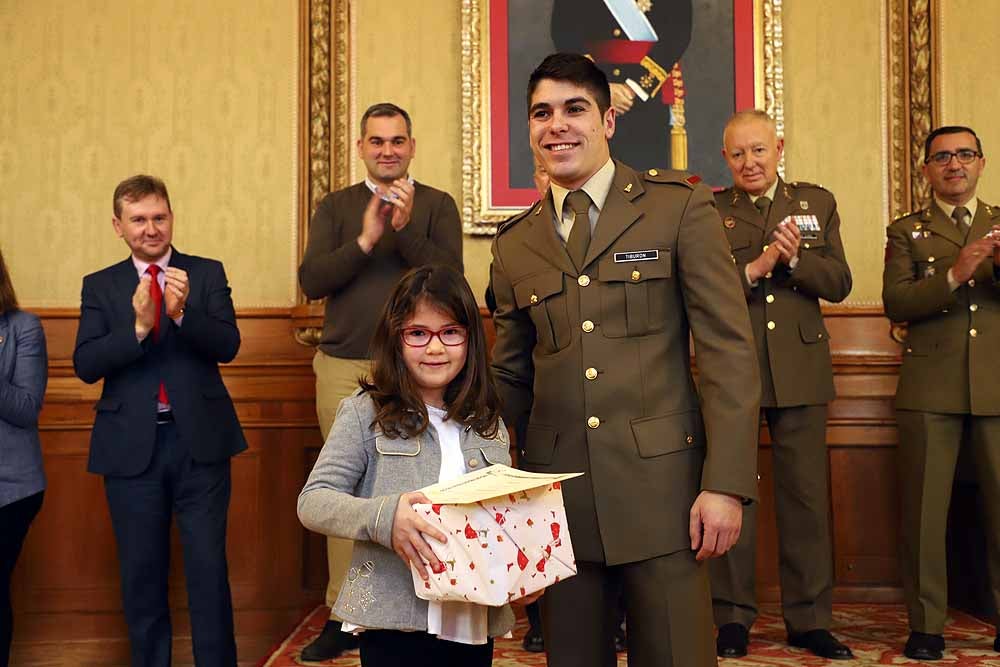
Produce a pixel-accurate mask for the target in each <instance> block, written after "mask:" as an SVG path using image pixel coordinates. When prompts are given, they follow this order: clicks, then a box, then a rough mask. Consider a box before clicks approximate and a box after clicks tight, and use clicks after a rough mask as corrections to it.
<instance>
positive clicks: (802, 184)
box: [789, 181, 830, 192]
mask: <svg viewBox="0 0 1000 667" xmlns="http://www.w3.org/2000/svg"><path fill="white" fill-rule="evenodd" d="M789 185H791V186H792V187H793V188H816V189H817V190H822V191H824V192H830V191H829V190H827V189H826V188H824V187H823V186H822V185H819V184H818V183H809V182H808V181H793V182H792V183H790V184H789Z"/></svg>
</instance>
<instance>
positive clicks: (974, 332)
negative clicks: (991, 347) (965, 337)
mask: <svg viewBox="0 0 1000 667" xmlns="http://www.w3.org/2000/svg"><path fill="white" fill-rule="evenodd" d="M969 335H970V336H972V337H973V338H975V337H976V336H978V335H979V332H978V331H976V330H975V329H969Z"/></svg>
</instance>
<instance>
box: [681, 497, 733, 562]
mask: <svg viewBox="0 0 1000 667" xmlns="http://www.w3.org/2000/svg"><path fill="white" fill-rule="evenodd" d="M690 517H691V518H690V523H689V525H688V529H689V532H690V535H691V550H692V551H697V552H698V553H697V554H696V555H695V559H696V560H705V559H706V558H715V557H717V556H721V555H722V554H724V553H726V552H727V551H729V549H731V548H732V546H733V545H734V544H736V540H738V539H739V538H740V530H741V529H742V527H743V503H742V502H741V501H740V499H739V498H736V497H734V496H730V495H728V494H725V493H716V492H714V491H702V492H701V493H699V494H698V497H697V498H696V499H695V501H694V505H692V506H691V515H690Z"/></svg>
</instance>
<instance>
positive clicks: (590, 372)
mask: <svg viewBox="0 0 1000 667" xmlns="http://www.w3.org/2000/svg"><path fill="white" fill-rule="evenodd" d="M583 375H584V377H586V378H587V379H588V380H596V379H597V369H596V368H588V369H587V370H586V371H584V372H583Z"/></svg>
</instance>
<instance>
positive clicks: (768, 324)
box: [767, 320, 777, 331]
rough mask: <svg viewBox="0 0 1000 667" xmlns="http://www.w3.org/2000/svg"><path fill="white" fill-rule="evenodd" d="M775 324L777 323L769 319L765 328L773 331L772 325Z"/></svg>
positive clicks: (774, 325)
mask: <svg viewBox="0 0 1000 667" xmlns="http://www.w3.org/2000/svg"><path fill="white" fill-rule="evenodd" d="M776 326H777V325H776V324H775V323H774V320H771V321H770V322H768V323H767V328H768V329H770V330H771V331H774V327H776Z"/></svg>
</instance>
